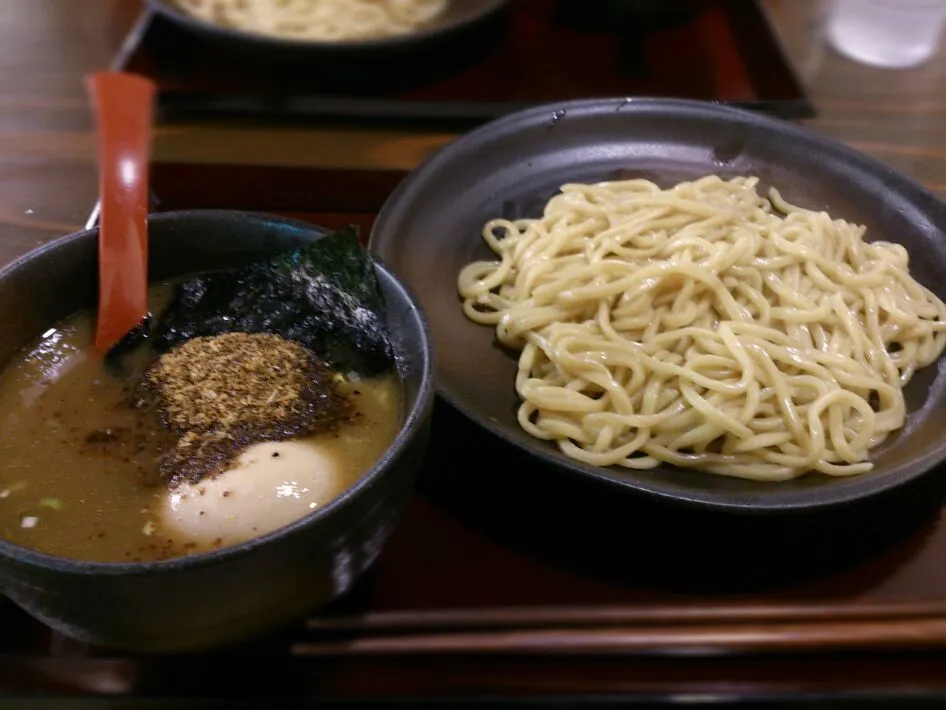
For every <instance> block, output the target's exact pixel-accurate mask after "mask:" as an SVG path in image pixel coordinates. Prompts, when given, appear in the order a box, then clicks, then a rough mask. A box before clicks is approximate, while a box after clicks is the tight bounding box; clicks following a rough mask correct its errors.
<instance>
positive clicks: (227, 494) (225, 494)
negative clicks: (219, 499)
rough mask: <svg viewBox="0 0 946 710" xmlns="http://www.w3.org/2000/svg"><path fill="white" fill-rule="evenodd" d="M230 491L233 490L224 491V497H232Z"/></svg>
mask: <svg viewBox="0 0 946 710" xmlns="http://www.w3.org/2000/svg"><path fill="white" fill-rule="evenodd" d="M230 493H231V491H224V492H223V497H224V498H229V497H230Z"/></svg>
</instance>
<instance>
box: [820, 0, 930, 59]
mask: <svg viewBox="0 0 946 710" xmlns="http://www.w3.org/2000/svg"><path fill="white" fill-rule="evenodd" d="M944 20H946V0H835V2H834V6H833V7H832V8H831V10H830V12H829V13H828V25H827V36H828V41H829V42H830V43H831V45H832V46H833V47H834V48H835V49H836V50H837V51H838V52H840V53H841V54H843V55H844V56H846V57H848V58H850V59H853V60H855V61H858V62H861V63H863V64H870V65H872V66H878V67H889V68H902V67H912V66H916V65H918V64H921V63H923V62H925V61H926V60H927V59H929V58H930V57H931V56H932V55H933V53H934V52H935V51H936V47H937V44H938V43H939V37H940V32H941V30H942V27H943V22H944Z"/></svg>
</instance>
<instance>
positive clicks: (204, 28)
mask: <svg viewBox="0 0 946 710" xmlns="http://www.w3.org/2000/svg"><path fill="white" fill-rule="evenodd" d="M507 2H508V0H462V1H461V0H383V1H382V2H365V0H309V1H306V0H301V1H300V0H292V1H291V2H284V3H279V2H271V1H269V0H149V5H150V7H151V9H152V10H153V11H154V12H155V13H157V14H158V15H160V16H162V17H163V18H165V19H167V20H169V21H171V22H172V23H173V24H175V25H177V26H178V27H180V28H182V29H184V30H186V31H188V32H190V33H191V34H196V35H198V36H200V37H202V38H204V39H210V40H216V41H218V42H223V43H225V44H229V45H240V46H242V47H244V48H250V49H258V50H263V51H265V52H268V53H281V54H288V55H290V56H295V55H298V54H299V53H300V52H302V53H310V54H311V53H318V52H323V53H329V54H337V53H346V54H366V53H367V54H372V55H374V54H376V53H377V52H381V53H382V54H381V55H378V56H382V55H383V56H385V58H388V59H390V58H391V52H392V51H394V50H398V49H411V48H414V47H416V46H425V45H428V44H434V43H440V42H443V41H446V40H448V39H451V38H453V37H454V36H455V35H456V34H457V33H458V32H461V31H464V30H467V29H470V28H472V27H475V26H477V25H479V24H480V23H482V22H483V21H485V20H487V19H489V18H490V17H492V16H494V15H495V14H496V12H497V11H498V10H500V9H501V8H502V7H503V6H504V5H506V3H507Z"/></svg>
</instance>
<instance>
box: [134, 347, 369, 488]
mask: <svg viewBox="0 0 946 710" xmlns="http://www.w3.org/2000/svg"><path fill="white" fill-rule="evenodd" d="M145 384H146V387H147V389H148V390H149V391H150V392H152V393H153V395H154V396H155V398H156V400H157V405H158V407H159V409H160V411H161V415H162V418H163V420H164V422H165V423H166V425H167V426H168V427H169V428H170V429H171V430H172V431H174V432H175V433H176V434H177V435H178V437H179V438H178V440H177V445H176V447H175V448H174V450H173V451H171V452H170V453H169V454H168V455H167V456H165V457H164V460H163V461H162V463H161V470H162V474H163V475H164V477H165V478H167V479H171V480H172V482H173V481H179V480H189V481H192V482H196V481H199V480H201V479H202V478H204V477H206V476H208V475H212V474H213V473H216V472H219V471H220V470H222V469H223V468H225V467H226V466H227V465H229V464H230V463H232V462H233V460H234V459H235V458H236V457H237V456H238V455H239V453H240V452H241V451H242V450H243V449H245V448H246V447H247V446H249V445H250V444H253V443H257V442H260V441H282V440H286V439H290V438H295V437H298V436H300V435H310V434H314V433H318V432H319V431H324V430H329V429H332V428H335V427H337V426H338V425H339V424H340V423H341V422H342V421H344V420H345V419H346V418H347V417H348V416H349V414H350V404H349V402H348V400H347V399H346V398H345V397H344V395H342V394H341V393H340V392H339V391H338V389H337V387H336V382H335V379H334V375H333V373H332V372H331V371H330V370H329V369H328V368H327V367H326V366H325V364H324V363H322V362H321V361H320V360H319V359H318V358H317V357H316V356H315V355H314V354H313V353H312V352H311V351H309V350H308V349H306V348H305V347H303V346H302V345H301V344H299V343H297V342H295V341H292V340H287V339H285V338H283V337H281V336H278V335H272V334H268V333H252V334H250V333H226V334H223V335H216V336H209V337H199V338H194V339H192V340H189V341H187V342H185V343H183V344H181V345H179V346H178V347H176V348H174V349H173V350H171V351H170V352H168V353H166V354H164V355H162V356H161V358H159V359H158V361H157V362H156V363H155V364H154V365H152V367H151V368H150V369H149V370H148V372H147V373H146V376H145Z"/></svg>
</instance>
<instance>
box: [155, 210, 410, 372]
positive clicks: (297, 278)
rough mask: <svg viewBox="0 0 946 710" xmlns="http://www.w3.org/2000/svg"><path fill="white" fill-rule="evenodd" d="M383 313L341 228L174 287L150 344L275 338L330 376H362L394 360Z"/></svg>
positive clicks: (363, 256) (349, 232)
mask: <svg viewBox="0 0 946 710" xmlns="http://www.w3.org/2000/svg"><path fill="white" fill-rule="evenodd" d="M384 313H385V304H384V297H383V295H382V294H381V288H380V285H379V283H378V278H377V274H376V273H375V270H374V264H373V263H372V261H371V258H370V257H369V256H368V254H367V252H366V251H365V249H364V248H363V247H362V246H361V244H360V243H359V242H358V236H357V234H356V233H355V231H354V230H353V229H351V228H346V229H344V230H341V231H338V232H334V233H332V234H329V235H327V236H325V237H322V238H321V239H318V240H316V241H314V242H312V243H311V244H307V245H305V246H303V247H300V248H298V249H296V250H294V251H292V252H290V253H287V254H282V255H280V256H277V257H276V258H274V259H271V260H269V261H266V262H262V263H258V264H253V265H251V266H248V267H244V268H241V269H234V270H228V271H219V272H212V273H208V274H205V275H201V276H198V277H196V278H193V279H190V280H189V281H185V282H183V283H180V284H178V285H177V286H176V287H175V290H174V296H173V298H172V300H171V302H170V304H169V305H168V307H167V308H166V309H165V310H164V312H163V313H161V315H160V316H159V317H158V318H157V319H156V321H155V323H154V327H153V329H152V333H151V336H152V337H151V343H152V346H153V347H154V349H155V350H157V351H158V352H166V351H167V350H169V349H171V348H172V347H174V346H175V345H178V344H180V343H183V342H185V341H187V340H190V339H191V338H195V337H199V336H209V335H219V334H221V333H235V332H244V333H275V334H278V335H281V336H283V337H284V338H289V339H291V340H296V341H298V342H300V343H302V344H303V345H305V346H306V347H307V348H309V349H310V350H312V351H313V352H314V353H315V354H316V355H318V356H319V357H321V358H322V359H323V360H325V361H326V362H327V363H328V364H329V366H330V367H332V368H333V369H335V370H337V371H341V372H347V371H354V372H357V373H359V374H361V375H364V376H369V375H374V374H378V373H380V372H382V371H384V370H387V369H389V368H390V367H391V366H392V365H393V362H394V357H393V352H392V348H391V343H390V339H389V337H388V333H387V328H386V325H385V320H384Z"/></svg>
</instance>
